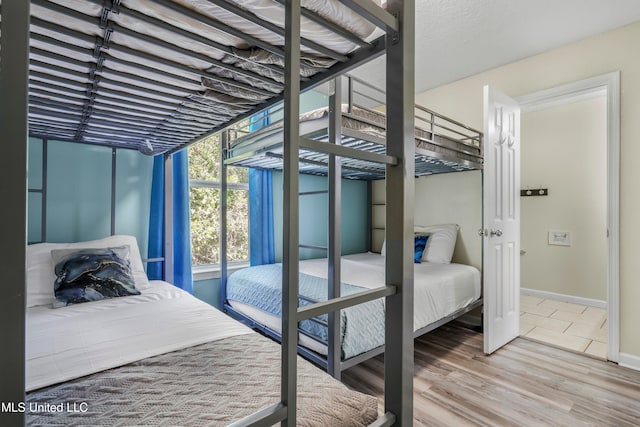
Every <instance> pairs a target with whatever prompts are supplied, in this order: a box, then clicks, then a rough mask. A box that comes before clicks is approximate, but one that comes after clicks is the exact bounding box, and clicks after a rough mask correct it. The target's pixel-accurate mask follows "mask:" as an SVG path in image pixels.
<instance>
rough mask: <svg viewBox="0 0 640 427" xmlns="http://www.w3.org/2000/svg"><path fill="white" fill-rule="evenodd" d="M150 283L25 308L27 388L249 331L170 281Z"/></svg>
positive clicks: (57, 381) (46, 384)
mask: <svg viewBox="0 0 640 427" xmlns="http://www.w3.org/2000/svg"><path fill="white" fill-rule="evenodd" d="M150 283H151V287H150V288H149V289H145V290H142V291H141V292H142V294H141V295H138V296H129V297H123V298H113V299H108V300H102V301H95V302H90V303H84V304H76V305H71V306H68V307H63V308H58V309H53V308H50V307H49V306H37V307H31V308H28V309H27V324H26V391H31V390H35V389H37V388H41V387H45V386H48V385H52V384H56V383H59V382H63V381H68V380H70V379H73V378H78V377H81V376H84V375H89V374H92V373H95V372H99V371H102V370H105V369H110V368H115V367H117V366H122V365H125V364H127V363H131V362H134V361H136V360H141V359H144V358H147V357H151V356H155V355H158V354H163V353H167V352H170V351H175V350H180V349H183V348H187V347H191V346H194V345H198V344H203V343H206V342H210V341H216V340H220V339H223V338H227V337H231V336H236V335H241V334H249V333H252V332H253V331H252V330H251V329H249V328H247V327H246V326H244V325H242V324H240V323H239V322H237V321H235V320H233V319H231V318H229V317H228V316H226V315H225V314H223V313H222V312H220V311H219V310H216V309H215V308H213V307H211V306H210V305H208V304H206V303H204V302H202V301H200V300H198V299H197V298H195V297H193V296H192V295H190V294H189V293H187V292H185V291H183V290H181V289H179V288H176V287H175V286H173V285H171V284H169V283H166V282H161V281H151V282H150Z"/></svg>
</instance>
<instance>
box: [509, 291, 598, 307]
mask: <svg viewBox="0 0 640 427" xmlns="http://www.w3.org/2000/svg"><path fill="white" fill-rule="evenodd" d="M520 293H521V294H523V295H529V296H532V297H539V298H545V299H552V300H556V301H563V302H570V303H572V304H580V305H587V306H589V307H597V308H607V302H606V301H601V300H597V299H591V298H583V297H574V296H573V295H564V294H557V293H555V292H547V291H539V290H537V289H528V288H520Z"/></svg>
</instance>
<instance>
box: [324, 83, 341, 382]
mask: <svg viewBox="0 0 640 427" xmlns="http://www.w3.org/2000/svg"><path fill="white" fill-rule="evenodd" d="M330 84H331V86H332V87H331V90H330V93H331V94H330V96H329V143H331V144H335V145H340V143H341V142H342V134H341V130H342V77H340V76H338V77H336V78H335V79H334V80H333V81H332V82H331V83H330ZM328 180H329V237H328V242H327V243H328V245H327V246H328V254H327V256H328V264H329V272H328V279H329V280H328V285H329V293H328V299H329V300H331V299H333V298H338V297H339V296H340V283H341V282H342V280H341V279H340V277H341V268H340V267H341V263H340V256H341V255H342V233H341V231H342V230H341V228H342V226H341V222H342V221H341V211H342V210H341V208H340V206H341V203H340V202H341V199H342V163H341V160H340V157H339V156H336V155H335V154H329V177H328ZM340 323H341V320H340V310H337V311H332V312H330V313H329V325H328V340H327V372H329V374H331V375H332V376H333V377H335V378H337V379H340V374H341V368H340V362H341V356H342V352H341V348H342V345H341V342H340V341H341V340H340V335H341V334H340Z"/></svg>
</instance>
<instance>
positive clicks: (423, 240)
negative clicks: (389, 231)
mask: <svg viewBox="0 0 640 427" xmlns="http://www.w3.org/2000/svg"><path fill="white" fill-rule="evenodd" d="M428 239H429V236H428V235H424V236H416V237H415V239H414V249H413V262H415V263H416V264H419V263H421V262H422V253H423V252H424V248H425V247H426V246H427V240H428Z"/></svg>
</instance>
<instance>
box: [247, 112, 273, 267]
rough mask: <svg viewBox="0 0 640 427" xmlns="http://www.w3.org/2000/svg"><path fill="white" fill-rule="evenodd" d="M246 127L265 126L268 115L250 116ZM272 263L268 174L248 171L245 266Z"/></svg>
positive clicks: (269, 177) (270, 190)
mask: <svg viewBox="0 0 640 427" xmlns="http://www.w3.org/2000/svg"><path fill="white" fill-rule="evenodd" d="M249 123H250V125H249V131H251V132H253V131H256V130H258V129H260V128H261V127H263V126H267V125H268V124H269V112H268V111H262V112H261V113H258V114H256V115H254V116H253V117H251V119H250V120H249ZM275 261H276V256H275V245H274V241H273V188H272V186H271V171H269V170H258V169H249V262H250V263H251V265H262V264H273V263H274V262H275Z"/></svg>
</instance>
